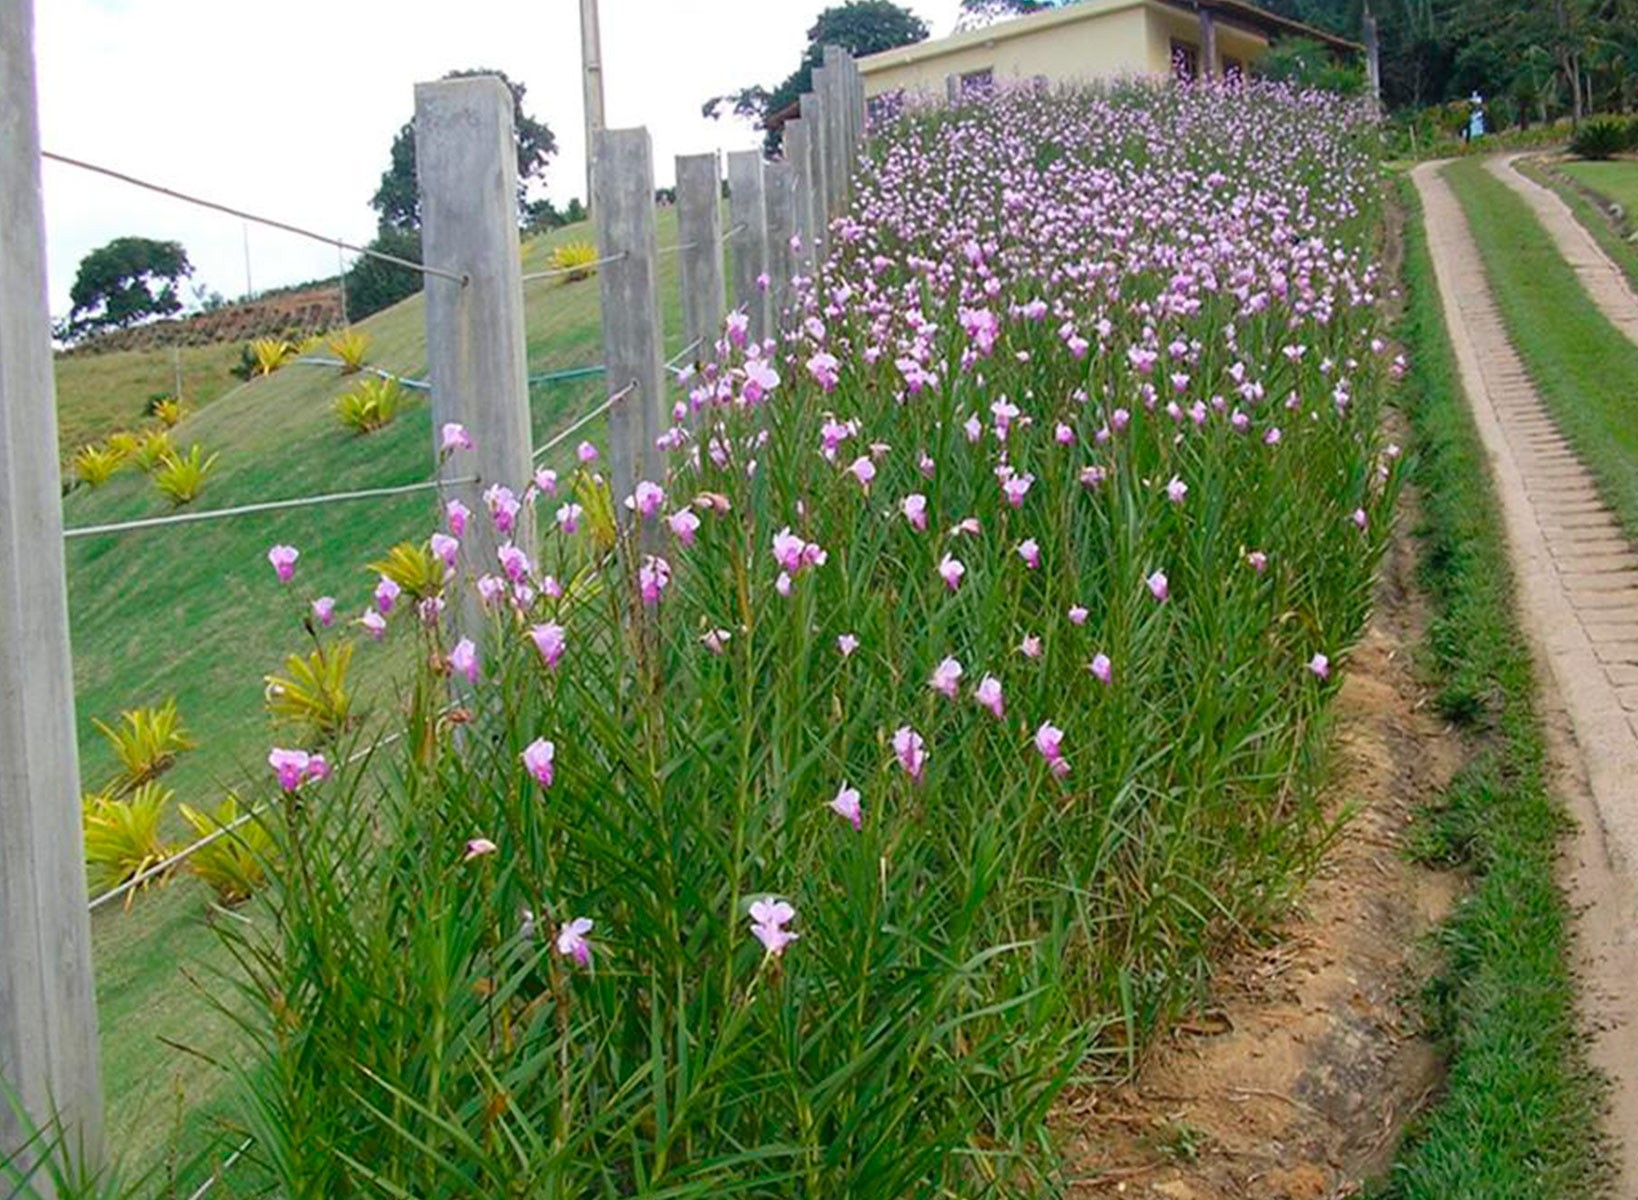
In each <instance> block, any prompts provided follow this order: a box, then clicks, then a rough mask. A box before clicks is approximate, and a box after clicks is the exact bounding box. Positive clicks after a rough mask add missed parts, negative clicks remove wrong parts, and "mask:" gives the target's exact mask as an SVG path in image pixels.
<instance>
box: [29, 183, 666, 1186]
mask: <svg viewBox="0 0 1638 1200" xmlns="http://www.w3.org/2000/svg"><path fill="white" fill-rule="evenodd" d="M591 239H592V234H591V230H590V229H589V228H588V227H587V226H585V225H579V226H571V227H569V228H566V229H563V230H559V231H556V232H554V233H553V234H551V235H549V236H547V237H544V238H541V239H537V240H534V241H532V242H530V243H529V245H528V246H527V247H526V248H525V256H524V269H525V270H526V271H528V270H539V269H541V268H542V267H543V266H544V265H545V263H546V259H547V257H548V256H549V254H550V252H551V250H552V248H553V247H555V246H557V245H559V244H562V243H564V242H572V241H590V240H591ZM658 240H659V244H660V245H661V246H662V247H663V246H666V245H669V244H671V243H673V242H675V240H676V233H675V217H674V214H673V213H672V212H671V210H668V209H663V210H661V212H660V231H659V239H658ZM524 287H525V292H526V299H527V332H528V346H529V369H530V371H531V372H545V371H551V370H555V369H561V368H568V367H577V366H583V365H587V364H594V363H598V362H600V361H601V359H602V343H601V333H600V329H601V326H600V314H599V303H598V286H597V283H596V281H595V280H591V281H585V282H579V283H574V284H564V283H562V282H560V281H557V280H542V281H536V282H531V283H527V284H525V285H524ZM677 287H678V284H677V274H676V259H675V256H674V255H663V256H662V258H661V288H662V293H661V294H662V299H663V304H664V308H663V311H664V319H665V323H666V327H667V328H668V329H669V330H677V329H678V328H679V326H680V318H679V313H680V305H679V300H678V297H677V294H676V293H677ZM423 321H424V312H423V305H422V300H421V298H420V297H419V296H417V297H412V298H411V299H409V300H406V301H405V302H403V303H402V304H400V305H398V306H396V307H395V308H392V309H389V310H387V311H385V312H382V313H379V314H377V315H376V316H374V317H372V318H371V319H369V320H368V321H365V322H361V323H360V324H359V325H358V326H357V328H358V329H360V330H361V331H363V332H365V333H368V334H369V336H370V339H371V343H370V355H369V359H370V362H371V363H372V364H373V365H375V366H379V367H381V368H383V369H386V370H389V371H393V372H397V373H400V374H403V375H406V376H410V377H422V376H424V375H425V374H426V371H427V364H426V360H425V352H424V341H423V329H424V326H423ZM681 343H682V338H681V335H680V333H673V334H672V336H670V337H669V338H668V353H669V352H672V351H674V350H676V349H678V348H680V346H681ZM212 351H221V352H222V353H223V354H224V355H227V356H228V357H227V358H226V361H224V362H221V363H220V364H217V363H214V362H213V361H212V360H211V359H210V358H209V354H210V352H212ZM237 353H238V347H237V345H230V346H226V347H211V348H190V349H185V350H184V351H183V362H184V366H185V368H186V369H187V370H188V371H190V372H193V373H195V374H193V375H190V376H189V379H190V380H192V379H194V378H195V375H196V376H197V380H198V381H197V382H196V383H187V384H185V386H186V387H187V388H188V389H189V403H190V405H195V406H197V408H196V411H194V412H192V413H191V414H190V415H189V416H188V417H187V418H186V419H185V420H184V421H183V423H182V424H181V425H179V426H178V427H177V429H176V430H175V431H174V432H173V440H174V441H175V443H176V444H177V445H178V446H180V447H183V448H185V447H187V446H188V445H189V444H190V443H193V442H198V443H200V444H201V445H202V446H204V447H205V449H206V451H207V452H211V453H220V455H221V458H220V460H219V462H218V464H217V468H216V473H215V474H214V475H213V476H212V478H211V479H210V481H209V483H208V484H207V485H206V488H205V491H204V494H203V495H202V496H201V497H200V499H199V500H198V501H196V502H195V507H197V508H200V509H206V508H209V509H215V508H222V507H226V506H230V505H235V504H242V503H247V502H251V501H256V500H266V499H278V498H285V497H296V496H302V495H307V494H312V493H318V492H331V491H341V490H347V489H353V488H364V487H373V486H382V485H392V484H401V483H410V482H415V481H418V480H422V479H425V478H427V477H428V476H429V474H430V471H431V444H432V434H431V423H430V415H429V412H428V408H427V403H426V401H425V399H418V400H417V401H416V402H415V403H414V404H412V405H411V406H410V407H409V409H408V410H407V411H405V412H404V413H403V414H402V415H401V416H400V417H399V418H398V420H397V421H396V422H395V423H394V424H393V425H391V426H389V427H388V428H387V429H385V430H382V431H380V432H378V433H375V434H372V435H369V436H367V437H362V438H360V437H355V436H353V435H351V434H349V433H348V432H346V431H345V430H344V429H343V428H342V427H341V426H340V424H339V423H338V422H337V421H336V419H335V416H334V414H333V412H332V410H331V403H332V401H333V399H334V397H336V396H337V395H339V394H340V393H341V392H343V391H345V390H346V389H347V388H348V387H349V386H351V383H352V382H353V381H352V380H350V379H344V378H342V377H341V376H340V375H339V374H338V372H336V371H335V370H332V369H327V368H317V367H310V366H299V365H292V366H288V367H286V368H284V369H283V370H281V371H279V372H278V373H277V374H274V375H272V376H270V377H268V378H265V379H258V380H255V381H253V382H251V383H249V384H247V385H244V386H236V385H237V381H236V380H233V379H232V378H231V377H228V376H227V374H226V366H227V365H228V363H230V362H231V361H233V360H234V359H236V358H237ZM169 360H170V354H169V352H168V351H159V352H149V353H148V354H133V353H127V354H115V355H102V356H95V357H84V358H68V359H62V360H59V363H58V409H59V421H60V423H61V425H62V428H63V430H64V440H65V445H71V444H77V443H78V442H83V441H85V440H89V439H90V438H92V437H95V436H102V435H105V434H106V433H107V432H109V431H110V422H120V423H125V422H128V421H130V420H131V417H132V414H133V413H140V412H141V407H142V403H143V401H145V400H146V397H147V395H148V392H149V391H150V390H159V388H158V387H150V386H149V384H148V382H147V380H148V378H149V375H148V374H145V372H146V373H156V372H157V373H160V374H161V375H162V377H163V380H164V382H163V383H162V384H161V385H160V386H161V387H168V386H169V384H168V380H169V370H170V362H169ZM217 365H220V368H221V369H220V372H219V377H218V375H217V374H213V372H214V371H215V369H216V366H217ZM161 368H163V369H162V370H161ZM211 384H217V385H221V386H219V387H218V388H217V390H215V391H214V392H213V391H212V390H211V386H210V385H211ZM602 390H603V385H602V382H601V379H600V378H597V377H592V378H589V379H580V380H576V381H574V382H572V383H566V384H547V385H544V386H537V387H536V388H534V389H533V391H532V394H531V401H532V405H533V414H534V431H535V437H536V440H537V441H539V440H541V439H542V438H544V437H545V436H547V435H549V434H550V432H551V431H553V430H554V429H557V428H560V427H562V426H563V425H564V424H566V423H567V422H569V421H571V420H573V419H574V418H575V417H576V416H578V415H579V414H580V413H582V412H584V411H585V410H586V409H587V408H588V407H589V406H590V405H592V404H593V403H595V402H596V400H597V399H598V398H600V396H601V394H602ZM588 435H589V436H592V437H594V438H595V437H600V436H601V430H600V429H597V428H593V429H591V430H589V431H588ZM564 450H565V451H567V452H568V453H572V448H570V447H564ZM431 510H432V505H431V502H430V501H429V499H428V497H427V496H426V495H425V494H419V495H410V496H406V497H401V498H392V499H388V500H383V501H362V502H356V503H350V504H343V505H333V506H326V507H322V508H314V509H304V510H297V511H293V512H285V513H271V514H258V515H255V516H249V517H241V518H233V519H228V520H223V521H212V522H204V523H200V524H191V525H183V526H173V527H167V528H160V529H154V530H145V531H137V532H131V533H127V534H124V535H119V536H98V537H90V538H80V539H73V540H70V541H69V542H68V574H69V600H70V613H71V622H72V636H73V646H74V666H75V688H76V699H77V702H78V719H79V728H80V745H81V755H82V772H83V776H84V780H85V783H86V786H87V787H95V786H98V785H100V784H101V782H102V781H103V780H104V779H105V778H106V777H107V776H108V775H109V774H110V773H111V772H112V770H113V768H114V762H113V759H112V758H111V756H110V755H109V753H108V751H107V748H106V746H105V744H104V743H103V740H102V738H101V737H100V736H98V735H97V734H96V732H95V730H94V729H93V727H92V725H91V718H92V717H102V718H103V719H105V720H109V719H112V718H113V717H114V715H115V714H116V713H117V712H118V711H119V710H120V709H123V708H131V707H134V706H138V705H149V704H157V703H160V702H162V701H164V700H165V699H166V698H168V697H173V696H174V697H175V698H176V699H177V701H178V703H179V705H180V707H181V711H182V714H183V716H184V718H185V720H186V723H187V726H188V728H189V730H190V732H191V733H192V735H193V736H194V737H195V738H196V740H197V741H198V742H199V749H197V750H196V751H194V752H192V753H191V754H190V755H187V756H185V757H184V758H183V759H182V761H181V762H180V763H179V765H178V766H177V767H176V768H175V769H174V770H173V771H172V772H171V773H169V774H168V775H167V776H165V778H164V782H165V783H166V785H167V786H170V787H173V788H175V790H176V792H177V797H178V799H179V800H182V801H184V802H188V803H191V804H195V805H199V804H201V803H204V804H214V802H215V800H216V799H217V798H219V797H220V796H221V795H222V793H223V792H224V791H225V790H226V789H227V788H228V787H229V786H231V785H232V784H233V783H234V781H235V780H237V779H239V778H242V777H243V774H244V772H245V771H246V770H254V771H255V772H256V774H257V775H258V777H259V775H260V773H261V771H262V769H263V768H262V767H261V764H262V762H263V759H264V758H265V756H266V753H267V747H268V745H269V743H270V741H272V740H273V739H274V736H275V735H274V733H273V731H272V730H271V728H270V726H269V723H268V720H267V718H266V716H265V714H264V710H263V701H262V690H263V674H264V673H265V672H268V671H273V670H277V669H278V668H279V667H280V664H281V661H282V658H283V655H284V654H285V653H287V652H289V651H291V650H295V649H297V648H298V647H299V642H300V636H301V635H300V630H299V628H298V626H297V624H296V621H297V618H298V617H299V615H300V614H299V613H298V612H297V611H296V610H295V608H294V606H293V602H292V601H290V599H289V598H288V596H287V595H286V594H284V593H283V592H281V590H280V589H278V588H277V587H276V586H274V585H273V581H272V573H271V571H270V569H269V567H268V564H267V560H266V552H267V548H268V546H269V545H271V544H272V543H274V542H288V543H291V544H293V545H295V546H297V547H299V548H300V549H301V552H302V558H301V564H300V572H301V584H302V587H301V591H300V593H298V594H300V595H313V594H318V592H320V591H324V592H328V593H330V594H332V595H334V596H335V597H336V598H337V600H338V605H337V611H338V618H342V619H351V618H353V617H356V616H357V615H358V614H359V613H361V612H362V611H363V609H364V607H365V604H366V601H367V599H368V596H369V594H370V591H371V588H372V587H373V577H372V576H371V575H370V574H368V573H367V572H366V570H365V569H364V564H365V563H367V562H368V561H370V560H371V559H373V558H375V557H377V556H378V555H379V554H380V553H381V552H383V551H385V550H386V549H388V548H389V547H390V546H392V545H393V544H394V543H395V542H398V541H401V540H404V539H407V538H418V537H424V536H425V535H426V533H427V532H428V530H429V529H430V527H431V524H432V520H433V518H432V511H431ZM167 511H169V505H168V503H167V502H166V501H165V500H164V499H163V498H162V497H161V496H159V495H158V493H157V492H156V491H155V490H154V488H153V486H152V484H151V483H150V482H149V481H148V480H147V479H146V478H144V477H142V476H140V475H137V474H135V473H134V472H132V471H130V470H129V469H127V470H126V471H124V472H122V473H120V474H118V475H116V476H115V477H114V479H113V480H112V481H110V482H109V483H108V484H106V485H105V486H103V487H102V488H100V489H98V490H97V491H94V492H92V491H88V490H86V489H84V488H79V489H76V490H75V491H73V492H72V493H70V494H69V495H68V496H67V497H66V498H65V500H64V521H65V524H66V525H67V526H69V527H74V526H85V525H91V524H98V523H103V522H109V521H120V520H127V519H132V518H137V517H145V516H154V515H159V514H162V513H164V512H167ZM392 653H393V652H392V650H391V648H390V643H389V645H388V647H377V646H375V645H373V644H365V645H363V646H361V647H360V650H359V653H358V655H357V657H356V659H355V664H354V675H355V677H356V678H355V680H354V683H355V691H356V692H357V693H359V698H360V701H361V702H362V704H363V705H364V706H365V707H366V708H367V707H368V705H369V704H370V703H371V701H372V698H373V697H374V696H375V694H376V692H377V691H378V689H379V687H380V685H381V683H382V682H383V681H384V680H385V679H386V678H387V675H388V673H389V669H390V667H391V665H392V661H393V659H392ZM173 832H174V833H175V834H177V835H178V836H180V832H181V831H180V826H179V823H178V827H177V828H176V829H174V830H173ZM207 899H208V893H207V892H206V891H205V890H204V889H203V888H202V887H200V886H199V885H197V884H196V883H194V882H192V881H190V880H186V879H179V880H176V881H173V882H172V883H170V884H169V885H168V886H167V887H165V888H162V889H158V890H155V891H151V892H149V893H147V894H144V895H141V896H139V897H137V898H136V901H135V903H134V904H133V906H132V907H131V909H130V911H129V912H122V911H119V910H118V908H117V906H110V907H109V909H107V910H104V911H100V912H98V913H97V914H96V917H95V920H94V923H93V935H94V938H95V957H96V970H97V981H98V992H99V1004H100V1009H101V1019H102V1036H103V1047H104V1051H103V1052H104V1069H105V1072H106V1082H107V1090H108V1106H109V1122H110V1127H111V1131H112V1132H111V1138H112V1145H113V1147H114V1148H115V1149H116V1150H120V1151H125V1152H126V1153H127V1154H128V1155H129V1156H131V1159H132V1161H134V1162H135V1163H136V1164H137V1165H139V1166H144V1167H146V1166H150V1165H154V1164H155V1163H156V1162H157V1161H158V1158H157V1156H158V1155H160V1154H162V1153H163V1152H164V1151H165V1149H166V1142H167V1139H168V1138H169V1137H170V1136H171V1134H172V1133H173V1131H174V1129H175V1128H176V1127H177V1125H178V1121H179V1116H178V1114H179V1111H186V1110H196V1109H197V1108H199V1107H200V1106H204V1107H206V1108H208V1107H209V1102H210V1099H211V1096H212V1095H213V1094H214V1093H215V1092H216V1090H217V1088H218V1080H219V1078H220V1076H219V1075H217V1073H216V1072H215V1071H214V1070H213V1069H212V1068H211V1067H210V1066H208V1065H207V1064H205V1063H204V1062H203V1061H201V1060H199V1059H198V1058H197V1057H193V1056H190V1055H187V1054H183V1053H180V1052H178V1051H177V1050H175V1049H172V1048H170V1047H169V1046H167V1045H166V1044H165V1042H164V1040H162V1039H168V1040H170V1041H173V1042H178V1043H181V1044H183V1045H186V1046H188V1047H190V1048H194V1049H196V1050H198V1051H200V1052H203V1053H218V1052H220V1051H222V1050H223V1049H224V1047H231V1045H232V1042H231V1036H232V1035H231V1031H230V1030H229V1029H228V1027H227V1023H226V1021H225V1020H224V1019H223V1018H221V1017H220V1016H219V1015H217V1014H215V1013H214V1012H213V1010H212V1007H211V1004H210V1002H209V1000H208V999H207V997H206V996H205V995H204V994H203V992H202V991H201V990H200V989H199V988H197V987H195V986H194V985H192V984H190V983H189V982H188V979H187V978H186V977H185V976H192V977H194V978H201V977H202V978H205V979H208V978H209V977H210V967H209V964H210V962H211V961H212V960H213V959H214V958H215V957H216V954H215V951H216V943H215V939H214V935H213V934H212V933H211V932H210V931H209V929H208V927H207V925H206V924H205V920H204V919H205V918H206V917H207V916H208V915H209V910H208V909H207V906H206V900H207ZM184 1126H185V1128H186V1129H187V1135H186V1137H185V1138H184V1145H185V1146H188V1147H193V1148H197V1147H199V1146H200V1145H202V1144H204V1142H205V1140H207V1139H208V1137H209V1135H210V1132H211V1131H210V1130H209V1128H208V1127H206V1126H205V1125H204V1124H203V1123H201V1122H199V1121H197V1120H188V1121H185V1122H184Z"/></svg>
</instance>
